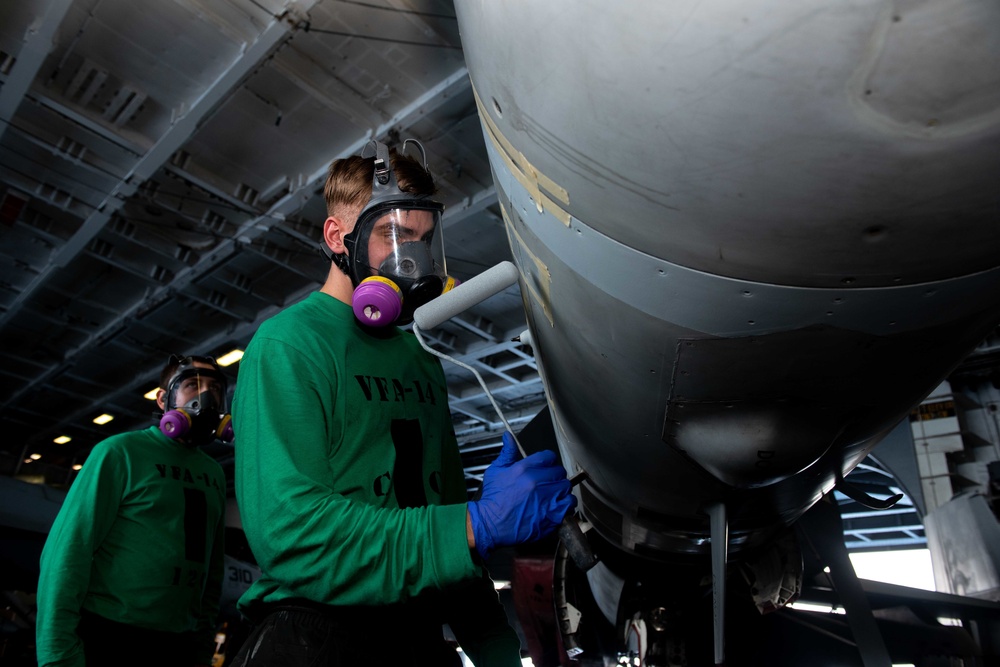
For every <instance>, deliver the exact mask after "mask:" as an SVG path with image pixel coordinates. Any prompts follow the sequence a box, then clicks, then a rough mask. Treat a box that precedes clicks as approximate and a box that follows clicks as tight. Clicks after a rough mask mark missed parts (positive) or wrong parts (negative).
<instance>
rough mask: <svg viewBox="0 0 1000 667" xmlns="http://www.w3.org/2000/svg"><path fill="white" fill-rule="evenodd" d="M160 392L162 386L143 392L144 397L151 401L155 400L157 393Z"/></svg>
mask: <svg viewBox="0 0 1000 667" xmlns="http://www.w3.org/2000/svg"><path fill="white" fill-rule="evenodd" d="M158 393H160V388H159V387H153V388H152V389H150V390H149V391H147V392H146V393H145V394H143V395H142V397H143V398H148V399H149V400H151V401H155V400H156V395H157V394H158Z"/></svg>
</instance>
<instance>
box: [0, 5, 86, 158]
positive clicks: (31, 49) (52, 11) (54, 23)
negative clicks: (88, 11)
mask: <svg viewBox="0 0 1000 667" xmlns="http://www.w3.org/2000/svg"><path fill="white" fill-rule="evenodd" d="M72 4H73V0H51V1H50V2H49V3H48V4H47V6H46V7H45V10H44V14H42V16H41V17H40V18H39V20H38V22H37V23H34V24H32V25H31V27H29V28H28V31H27V34H25V36H24V43H23V44H22V46H21V50H20V51H19V52H18V53H17V62H16V63H14V67H13V68H12V69H11V71H10V74H9V75H8V76H7V80H6V81H4V84H3V87H2V88H0V121H3V122H0V138H2V137H3V134H4V132H6V131H7V128H8V127H9V125H10V122H11V121H12V120H13V119H14V114H15V113H17V108H18V107H19V106H21V102H22V101H23V100H24V96H25V95H27V94H28V89H29V88H31V82H32V81H34V80H35V78H36V77H37V76H38V71H39V70H40V69H41V68H42V65H43V64H44V63H45V58H46V57H47V56H48V55H49V52H50V51H52V37H53V35H55V34H56V31H57V30H58V29H59V26H60V25H61V24H62V22H63V18H65V16H66V12H68V11H69V7H70V5H72Z"/></svg>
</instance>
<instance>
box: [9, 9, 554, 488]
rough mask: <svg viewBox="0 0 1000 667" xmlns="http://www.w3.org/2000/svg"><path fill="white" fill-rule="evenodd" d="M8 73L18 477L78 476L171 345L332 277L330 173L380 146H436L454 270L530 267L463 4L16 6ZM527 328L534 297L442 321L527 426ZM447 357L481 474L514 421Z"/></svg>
mask: <svg viewBox="0 0 1000 667" xmlns="http://www.w3.org/2000/svg"><path fill="white" fill-rule="evenodd" d="M0 83H2V87H0V336H2V346H0V423H2V427H3V438H2V439H0V472H2V474H5V475H12V474H21V475H33V476H35V477H36V478H37V479H39V480H41V479H44V480H45V481H47V482H49V483H51V484H57V485H58V484H62V483H65V482H66V481H68V480H69V479H71V477H72V474H73V473H72V470H71V468H72V466H73V465H75V464H78V463H79V462H81V461H82V460H83V459H84V458H85V457H86V454H87V453H88V452H89V450H90V448H91V447H92V446H93V445H94V444H96V443H97V442H98V441H99V440H101V439H103V438H104V437H107V436H108V435H110V434H112V433H117V432H120V431H123V430H128V429H133V428H139V427H142V426H145V425H148V424H149V423H151V419H150V415H151V412H152V410H153V409H154V408H155V405H154V404H153V402H152V401H150V400H148V399H146V398H143V394H145V393H146V392H147V391H149V390H150V389H152V388H154V387H155V386H156V384H157V375H158V372H159V369H160V368H161V367H162V365H163V364H164V362H165V360H166V358H167V356H168V355H169V354H171V353H181V354H212V355H216V356H219V355H222V354H224V353H226V352H228V351H229V350H232V349H234V348H243V347H245V345H246V343H247V342H248V341H249V339H250V337H251V336H252V334H253V332H254V331H255V330H256V328H257V326H258V325H259V324H260V323H261V322H262V321H263V320H264V319H266V318H267V317H269V316H271V315H272V314H274V313H275V312H277V311H278V310H280V309H282V308H284V307H286V306H288V305H290V304H292V303H294V302H296V301H298V300H300V299H302V298H304V297H305V296H306V295H307V294H308V293H309V292H311V291H314V290H315V289H317V288H318V286H319V285H320V283H321V282H322V280H323V279H324V278H325V275H326V271H327V268H328V263H327V262H326V261H325V260H324V259H323V258H322V256H321V255H320V254H319V252H318V239H319V237H320V227H321V224H322V222H323V220H324V218H325V207H324V204H323V199H322V186H323V182H324V179H325V172H326V169H327V166H328V165H329V163H330V162H331V161H332V160H333V159H336V158H339V157H344V156H347V155H351V154H355V153H357V152H359V151H360V149H361V148H362V147H363V146H364V145H365V143H367V141H368V140H370V139H371V138H378V139H381V140H383V141H387V142H389V143H397V142H398V141H400V140H401V139H403V138H408V137H414V138H417V139H419V140H421V141H422V142H423V144H424V146H425V147H426V149H427V151H428V160H429V163H430V165H431V169H432V172H433V174H434V176H435V178H436V180H437V182H438V185H439V188H440V193H439V198H440V199H441V200H442V201H443V202H444V203H445V204H446V206H447V210H446V213H445V217H444V221H445V222H444V226H445V242H446V250H447V256H448V269H449V273H451V274H452V275H454V276H456V277H457V278H459V279H462V280H467V279H469V278H470V277H472V276H473V275H475V274H477V273H479V272H481V271H483V270H484V269H486V268H488V267H490V266H492V265H494V264H496V263H497V262H499V261H501V260H504V259H509V258H510V250H509V247H508V244H507V239H506V235H505V231H504V227H503V222H502V219H501V217H500V212H499V209H498V207H497V204H496V195H495V191H494V188H493V184H492V177H491V174H490V167H489V164H488V162H487V159H486V152H485V147H484V145H483V137H482V133H481V129H480V125H479V121H478V118H477V116H476V107H475V102H474V100H473V95H472V90H471V87H470V83H469V78H468V72H467V70H466V67H465V63H464V59H463V54H462V50H461V42H460V37H459V32H458V25H457V22H456V20H455V13H454V7H453V5H452V2H451V0H371V1H370V2H361V1H357V0H301V1H299V2H287V1H285V0H165V1H162V2H149V1H144V0H143V1H136V0H32V1H25V2H3V3H0ZM524 328H525V321H524V315H523V311H522V309H521V301H520V295H519V293H518V292H517V290H516V288H515V289H510V290H508V291H506V292H504V293H502V294H500V295H498V296H496V297H493V298H491V299H490V300H488V301H486V302H484V303H483V304H481V305H480V306H478V307H476V308H473V309H472V310H470V311H468V312H467V313H465V314H464V315H462V316H460V317H459V318H456V319H455V320H453V321H451V322H449V323H447V324H446V325H444V326H443V327H441V328H440V329H438V330H436V331H435V332H434V333H433V338H434V344H435V345H436V346H437V347H438V348H440V349H443V350H445V351H447V352H448V353H449V354H451V355H453V356H456V357H457V358H459V359H461V360H463V361H465V362H466V363H469V364H472V365H473V366H474V367H476V368H477V369H479V370H480V372H481V373H482V374H483V375H484V377H485V378H486V380H487V382H488V384H489V385H490V388H491V390H492V391H493V392H494V393H495V396H496V398H497V400H498V401H499V403H500V405H501V407H502V408H503V409H504V411H505V414H507V417H508V419H509V421H510V422H511V423H512V424H515V425H517V424H523V423H525V422H526V421H528V420H530V419H531V417H533V416H534V415H535V414H536V413H537V412H538V411H539V409H541V408H542V407H543V406H544V396H543V393H542V386H541V383H540V380H539V377H538V373H537V370H536V368H535V365H534V362H533V360H532V358H531V356H530V355H529V354H528V353H527V351H526V350H525V349H524V348H522V347H521V346H520V345H519V344H518V343H517V342H516V341H512V340H511V339H512V338H513V337H514V336H516V335H517V334H518V333H520V331H522V330H523V329H524ZM236 368H237V367H236V366H232V367H230V369H229V371H228V372H229V374H230V377H231V379H232V380H235V376H236V370H235V369H236ZM445 370H446V373H447V374H448V380H449V391H450V401H451V407H452V411H453V415H454V421H455V427H456V432H457V434H458V436H459V441H460V445H461V447H462V449H463V455H464V460H465V462H466V470H467V474H468V477H469V480H470V487H471V486H475V485H476V480H477V477H478V476H479V475H481V472H482V470H483V468H484V467H485V464H486V463H487V462H488V461H489V460H491V458H492V454H493V453H495V451H496V447H497V445H498V442H499V435H500V432H501V430H502V425H501V424H500V423H499V420H498V419H497V417H496V416H495V414H494V412H493V409H492V407H491V406H490V404H489V401H488V400H487V398H486V397H485V395H484V394H483V392H482V390H481V389H480V388H479V386H478V384H477V383H476V381H475V380H474V379H473V377H472V376H471V374H469V373H467V372H466V371H464V370H462V369H460V368H457V367H454V366H452V365H448V364H446V368H445ZM103 413H108V414H111V415H113V416H114V420H113V421H111V422H110V423H108V424H105V425H98V424H95V423H94V422H93V419H94V418H95V417H98V416H99V415H101V414H103ZM59 436H66V437H68V438H70V439H69V441H68V442H65V443H63V444H57V443H56V442H54V440H55V439H56V438H58V437H59ZM214 454H215V455H216V456H217V458H219V459H220V461H222V462H223V463H224V464H225V463H226V462H231V457H232V454H231V448H222V447H221V446H220V447H219V449H217V450H216V451H215V452H214ZM32 455H38V458H37V459H32V458H31V457H32Z"/></svg>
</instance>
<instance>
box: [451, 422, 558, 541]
mask: <svg viewBox="0 0 1000 667" xmlns="http://www.w3.org/2000/svg"><path fill="white" fill-rule="evenodd" d="M520 458H521V455H520V453H519V452H518V451H517V444H516V443H515V442H514V438H513V436H511V434H510V433H504V434H503V449H501V450H500V455H499V456H497V458H496V460H495V461H493V463H492V464H491V465H490V467H489V468H487V469H486V473H485V474H484V475H483V494H482V497H481V498H480V499H479V500H477V501H475V502H471V503H469V519H470V520H471V522H472V533H473V535H474V536H475V538H476V551H478V552H479V555H480V556H481V557H482V558H483V559H486V558H487V557H489V555H490V553H491V552H492V551H493V549H496V548H499V547H508V546H513V545H515V544H521V543H523V542H528V541H531V540H537V539H540V538H542V537H545V536H546V535H548V534H549V533H551V532H552V531H553V530H555V529H556V528H557V527H558V526H559V524H560V523H561V522H562V520H563V517H564V516H566V513H567V512H568V511H570V510H572V509H573V508H574V507H576V497H575V496H574V495H573V494H572V493H570V483H569V480H568V479H566V469H565V468H563V467H562V465H560V464H559V460H558V457H557V456H556V453H555V452H553V451H549V450H545V451H541V452H536V453H534V454H532V455H531V456H529V457H528V458H526V459H523V460H518V459H520Z"/></svg>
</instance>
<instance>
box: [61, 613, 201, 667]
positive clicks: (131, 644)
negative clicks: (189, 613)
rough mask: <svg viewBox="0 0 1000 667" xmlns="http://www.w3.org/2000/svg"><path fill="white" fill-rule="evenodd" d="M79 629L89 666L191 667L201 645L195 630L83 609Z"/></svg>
mask: <svg viewBox="0 0 1000 667" xmlns="http://www.w3.org/2000/svg"><path fill="white" fill-rule="evenodd" d="M76 632H77V634H78V635H80V639H81V640H82V641H83V652H84V655H85V657H86V660H87V665H88V667H89V666H90V665H95V666H97V665H99V666H100V667H134V666H135V665H145V666H146V667H178V666H179V665H180V666H182V667H192V666H193V665H194V664H195V658H196V656H197V655H198V653H197V649H198V648H200V647H198V645H197V643H196V641H197V639H199V637H198V636H197V635H196V634H195V633H191V632H180V633H177V632H162V631H160V630H149V629H147V628H139V627H136V626H134V625H128V624H125V623H118V622H117V621H112V620H110V619H107V618H104V617H103V616H98V615H97V614H92V613H90V612H88V611H84V612H82V614H81V617H80V625H79V626H77V630H76Z"/></svg>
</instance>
